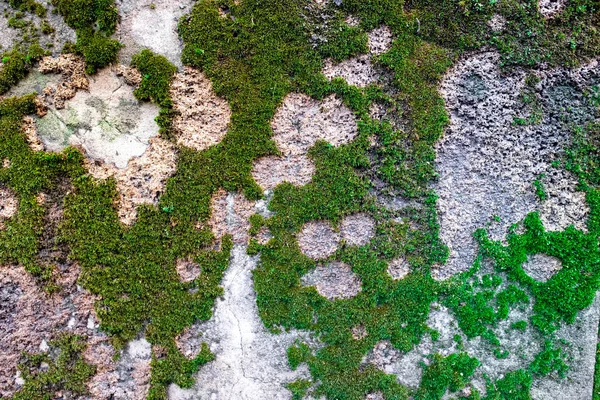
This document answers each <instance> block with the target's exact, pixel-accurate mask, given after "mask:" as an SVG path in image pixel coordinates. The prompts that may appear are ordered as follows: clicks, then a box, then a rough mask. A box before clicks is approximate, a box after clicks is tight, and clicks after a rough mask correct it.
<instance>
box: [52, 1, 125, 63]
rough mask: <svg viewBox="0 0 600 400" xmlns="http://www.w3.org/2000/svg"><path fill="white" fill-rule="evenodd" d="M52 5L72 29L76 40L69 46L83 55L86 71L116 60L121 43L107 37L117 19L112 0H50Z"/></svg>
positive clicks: (114, 28) (112, 30) (115, 25)
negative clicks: (75, 34)
mask: <svg viewBox="0 0 600 400" xmlns="http://www.w3.org/2000/svg"><path fill="white" fill-rule="evenodd" d="M52 5H53V6H55V7H56V10H57V11H58V12H59V13H60V14H61V15H62V16H63V17H64V19H65V22H66V23H67V25H69V26H70V27H71V28H73V29H75V31H76V33H77V43H76V44H75V46H74V47H73V48H72V50H73V51H75V52H76V53H78V54H81V55H82V56H83V57H84V58H85V62H86V72H87V73H90V74H92V73H95V72H96V70H98V69H101V68H104V67H105V66H107V65H108V64H110V63H112V62H114V61H116V59H117V53H118V51H119V49H120V48H121V46H122V45H121V44H120V43H119V42H118V41H116V40H114V39H111V38H110V36H111V35H112V34H113V33H114V32H115V30H116V28H117V22H118V20H119V13H118V11H117V8H116V6H115V4H114V0H52ZM69 50H71V49H69Z"/></svg>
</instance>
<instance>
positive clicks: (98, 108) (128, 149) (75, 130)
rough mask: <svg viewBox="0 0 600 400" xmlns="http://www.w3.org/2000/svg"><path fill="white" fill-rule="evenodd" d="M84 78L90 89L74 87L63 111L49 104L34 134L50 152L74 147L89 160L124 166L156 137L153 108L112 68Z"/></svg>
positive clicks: (154, 107)
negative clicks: (87, 80) (77, 89)
mask: <svg viewBox="0 0 600 400" xmlns="http://www.w3.org/2000/svg"><path fill="white" fill-rule="evenodd" d="M89 80H90V82H89V92H87V91H78V92H77V94H76V95H75V96H74V97H73V98H72V99H71V100H68V101H67V102H66V107H65V108H64V109H62V110H58V109H52V108H51V109H49V112H48V115H47V116H46V117H44V118H41V119H39V120H38V121H37V127H38V134H39V136H40V138H41V139H42V142H43V143H44V145H45V146H46V149H47V150H49V151H60V150H62V149H64V148H65V147H66V146H68V145H78V146H81V147H82V148H83V149H84V150H85V152H86V156H87V157H88V158H91V159H93V160H100V161H103V162H105V163H108V164H114V165H115V166H116V167H117V168H125V167H126V166H127V162H128V161H129V160H131V159H132V158H134V157H139V156H141V155H142V154H143V153H144V152H145V151H146V149H147V147H148V145H149V139H150V138H151V137H154V136H156V135H158V125H156V122H155V121H154V118H155V117H156V115H158V107H157V106H156V105H154V104H151V103H140V102H139V101H138V100H137V99H136V98H135V97H134V96H133V88H131V87H130V86H128V85H127V84H125V83H124V82H123V81H122V80H121V79H120V78H119V77H118V76H117V75H116V73H115V72H114V71H113V70H112V69H111V68H105V69H103V70H102V71H100V72H98V74H96V75H94V76H93V77H89Z"/></svg>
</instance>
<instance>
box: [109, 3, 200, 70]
mask: <svg viewBox="0 0 600 400" xmlns="http://www.w3.org/2000/svg"><path fill="white" fill-rule="evenodd" d="M116 5H117V8H118V9H119V15H120V16H121V22H120V24H119V26H118V28H117V32H116V33H115V37H116V39H118V40H119V41H120V42H121V43H123V44H124V45H125V47H123V49H122V50H121V53H120V59H121V62H122V63H123V64H129V62H130V61H131V57H132V56H133V55H134V54H136V53H138V52H139V51H140V50H142V49H144V48H148V49H150V50H152V51H153V52H155V53H157V54H161V55H163V56H165V57H166V58H167V59H168V60H169V61H170V62H171V63H173V64H174V65H176V66H177V67H178V68H181V67H182V63H181V52H182V50H183V42H182V41H181V39H180V38H179V34H178V33H177V24H178V22H179V19H180V18H181V17H183V16H184V15H186V14H189V12H190V11H191V9H192V6H193V5H194V1H193V0H184V1H170V0H116Z"/></svg>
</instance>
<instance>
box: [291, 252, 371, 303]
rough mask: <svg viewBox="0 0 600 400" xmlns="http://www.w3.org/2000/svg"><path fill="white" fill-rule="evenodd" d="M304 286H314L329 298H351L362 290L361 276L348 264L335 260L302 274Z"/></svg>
mask: <svg viewBox="0 0 600 400" xmlns="http://www.w3.org/2000/svg"><path fill="white" fill-rule="evenodd" d="M302 284H303V285H304V286H314V287H315V288H316V289H317V292H319V294H320V295H321V296H323V297H326V298H327V299H329V300H335V299H349V298H351V297H354V296H356V295H357V294H358V293H360V292H361V290H362V288H361V281H360V278H359V277H358V276H357V275H356V274H355V273H354V272H352V268H350V266H349V265H348V264H345V263H342V262H338V261H334V262H331V263H329V264H326V265H318V266H317V267H316V268H315V269H314V270H312V271H310V272H309V273H308V274H306V275H304V276H302Z"/></svg>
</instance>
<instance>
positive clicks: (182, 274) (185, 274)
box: [175, 259, 202, 282]
mask: <svg viewBox="0 0 600 400" xmlns="http://www.w3.org/2000/svg"><path fill="white" fill-rule="evenodd" d="M175 269H176V270H177V274H179V279H181V281H182V282H191V281H193V280H195V279H196V278H197V277H198V276H199V275H200V273H201V272H202V271H201V269H200V266H199V265H198V264H197V263H195V262H193V261H192V260H188V259H179V260H177V263H176V265H175Z"/></svg>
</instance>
